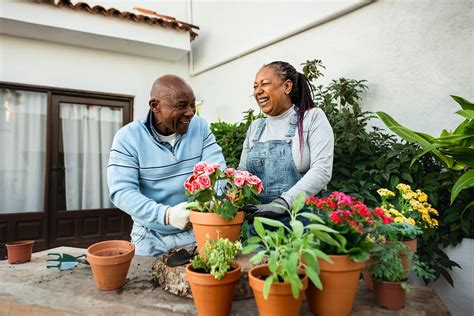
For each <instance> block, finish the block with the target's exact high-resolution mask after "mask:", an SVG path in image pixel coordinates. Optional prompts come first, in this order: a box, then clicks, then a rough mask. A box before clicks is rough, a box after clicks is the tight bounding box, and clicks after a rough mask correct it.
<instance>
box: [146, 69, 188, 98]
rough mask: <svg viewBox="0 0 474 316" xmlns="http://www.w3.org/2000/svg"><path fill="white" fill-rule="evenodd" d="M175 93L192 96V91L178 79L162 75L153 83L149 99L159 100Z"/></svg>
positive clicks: (173, 76)
mask: <svg viewBox="0 0 474 316" xmlns="http://www.w3.org/2000/svg"><path fill="white" fill-rule="evenodd" d="M176 93H185V94H193V95H194V92H193V89H191V87H190V86H189V85H188V84H187V83H186V82H185V81H184V80H183V79H182V78H180V77H178V76H175V75H164V76H161V77H159V78H158V79H156V80H155V82H154V83H153V86H152V88H151V91H150V98H151V99H160V98H162V97H165V96H169V95H173V94H176Z"/></svg>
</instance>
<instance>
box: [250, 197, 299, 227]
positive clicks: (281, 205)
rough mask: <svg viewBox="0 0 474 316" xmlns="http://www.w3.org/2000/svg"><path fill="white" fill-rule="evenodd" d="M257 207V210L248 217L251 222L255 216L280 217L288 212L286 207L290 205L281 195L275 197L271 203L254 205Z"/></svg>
mask: <svg viewBox="0 0 474 316" xmlns="http://www.w3.org/2000/svg"><path fill="white" fill-rule="evenodd" d="M254 207H255V208H256V210H255V212H253V213H251V214H248V217H247V219H248V220H249V222H253V219H254V218H255V217H257V216H258V217H266V218H279V217H282V216H283V215H284V214H286V209H288V208H289V207H290V206H289V205H288V203H287V202H286V201H285V199H284V198H282V197H279V198H276V199H274V200H273V201H272V202H271V203H268V204H260V205H256V206H254Z"/></svg>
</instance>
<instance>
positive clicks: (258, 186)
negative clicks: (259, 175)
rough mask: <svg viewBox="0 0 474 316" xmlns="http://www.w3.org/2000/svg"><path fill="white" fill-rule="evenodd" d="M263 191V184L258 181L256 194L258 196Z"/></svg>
mask: <svg viewBox="0 0 474 316" xmlns="http://www.w3.org/2000/svg"><path fill="white" fill-rule="evenodd" d="M262 191H263V183H262V182H261V181H260V182H259V183H258V184H257V194H260V193H261V192H262Z"/></svg>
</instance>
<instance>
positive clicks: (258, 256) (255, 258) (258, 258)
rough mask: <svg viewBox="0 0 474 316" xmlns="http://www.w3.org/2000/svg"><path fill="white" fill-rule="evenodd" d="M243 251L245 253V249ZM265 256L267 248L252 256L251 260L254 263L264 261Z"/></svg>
mask: <svg viewBox="0 0 474 316" xmlns="http://www.w3.org/2000/svg"><path fill="white" fill-rule="evenodd" d="M242 253H243V251H242ZM264 256H265V250H262V251H260V252H258V253H257V254H256V255H255V256H253V257H252V258H250V261H251V262H252V263H253V264H259V263H260V262H262V259H263V257H264Z"/></svg>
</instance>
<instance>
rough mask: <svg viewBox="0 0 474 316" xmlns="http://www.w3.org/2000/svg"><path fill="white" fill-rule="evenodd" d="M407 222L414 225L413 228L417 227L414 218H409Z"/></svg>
mask: <svg viewBox="0 0 474 316" xmlns="http://www.w3.org/2000/svg"><path fill="white" fill-rule="evenodd" d="M406 222H407V223H410V224H412V225H413V226H415V225H416V223H415V220H414V219H413V218H407V220H406Z"/></svg>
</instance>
